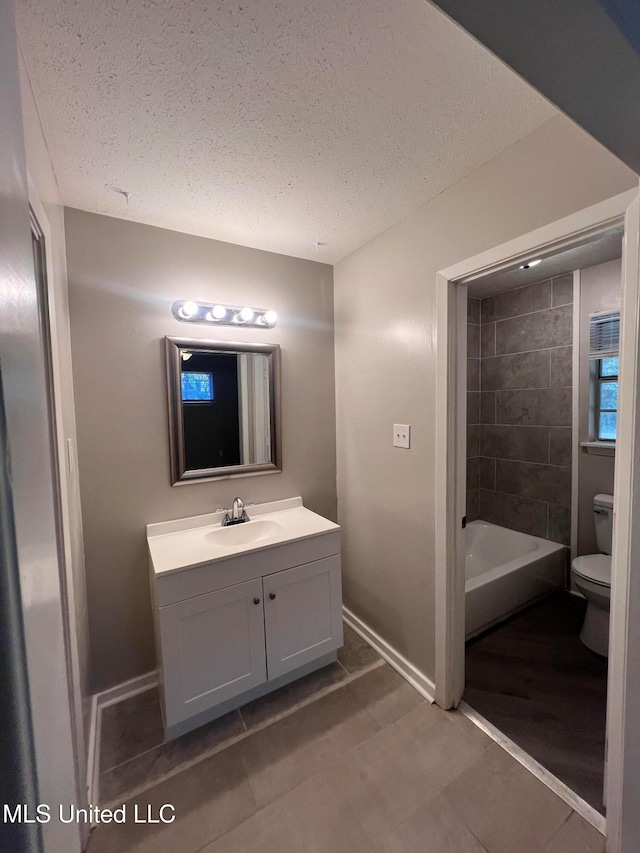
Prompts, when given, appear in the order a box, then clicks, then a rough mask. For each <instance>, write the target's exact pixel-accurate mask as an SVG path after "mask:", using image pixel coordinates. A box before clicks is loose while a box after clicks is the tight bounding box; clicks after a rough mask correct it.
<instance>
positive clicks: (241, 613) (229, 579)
mask: <svg viewBox="0 0 640 853" xmlns="http://www.w3.org/2000/svg"><path fill="white" fill-rule="evenodd" d="M291 500H298V501H299V499H291ZM278 503H282V504H288V503H289V502H285V501H283V502H278ZM264 506H266V507H267V508H269V507H271V506H272V505H264ZM299 506H300V509H303V508H302V506H301V501H300V504H299ZM256 510H257V511H256ZM256 510H254V513H255V515H254V514H252V518H254V517H255V518H256V519H259V520H261V521H264V520H265V519H272V518H273V519H278V522H279V523H280V525H281V526H282V527H283V528H284V529H285V530H287V527H288V525H290V524H291V523H293V521H295V518H294V515H295V514H293V513H292V514H291V517H289V518H287V517H286V509H285V510H281V511H280V512H282V513H283V515H280V514H279V513H273V514H271V515H268V516H267V514H266V513H264V512H263V513H260V511H259V508H256ZM304 512H305V513H307V514H308V515H309V516H314V515H315V514H314V513H310V512H309V510H304ZM200 518H202V519H204V518H207V517H205V516H202V517H200ZM315 519H319V522H317V525H318V526H319V528H320V529H319V530H317V531H316V532H315V533H313V534H312V535H310V536H308V537H296V538H286V537H284V536H282V537H281V538H280V539H279V540H277V541H275V542H273V543H270V542H269V543H267V545H266V546H262V547H251V548H238V547H237V546H236V545H234V549H235V552H234V553H233V554H226V555H221V556H219V557H218V559H212V560H210V561H209V562H206V563H198V564H196V565H189V566H186V567H180V568H177V567H176V568H171V567H169V568H167V567H166V565H164V564H163V559H164V558H165V557H166V555H167V549H171V548H174V549H176V548H177V545H178V543H179V540H180V536H179V535H178V536H174V533H177V534H180V532H181V531H172V530H171V529H169V531H168V533H164V532H162V531H164V530H166V528H167V524H168V525H171V524H173V523H172V522H169V523H167V524H164V525H149V528H148V534H149V530H150V529H151V528H160V532H156V530H152V531H151V533H152V534H153V533H155V534H156V536H155V540H152V536H149V535H148V541H149V550H150V557H151V560H150V564H151V583H152V594H153V600H154V621H155V630H156V648H157V653H158V661H159V666H160V683H161V687H162V690H161V693H162V704H163V712H164V723H165V731H166V733H167V736H168V737H170V738H171V737H177V736H178V735H180V734H183V733H184V732H186V731H189V730H190V729H193V728H196V727H197V726H200V725H202V724H204V723H205V722H208V721H209V720H212V719H215V718H216V717H219V716H222V715H223V714H225V713H227V712H228V711H230V710H232V709H234V708H237V707H239V706H240V705H243V704H245V703H246V702H249V701H251V700H252V699H255V698H257V697H258V696H261V695H264V694H265V693H268V692H270V691H271V690H274V689H276V688H278V687H280V686H282V685H283V684H286V683H288V682H289V681H292V680H294V679H296V678H299V677H301V676H302V675H305V674H306V673H308V672H311V671H313V670H314V669H317V668H319V667H321V666H325V665H327V664H328V663H331V662H332V661H333V660H335V658H336V656H337V649H338V648H340V646H341V645H342V642H343V635H342V591H341V573H340V553H339V552H340V539H339V527H338V526H337V525H335V524H333V523H332V522H329V521H327V520H326V519H323V518H322V517H321V516H315ZM304 520H305V521H309V522H314V519H310V518H306V517H305V519H304ZM187 521H189V520H188V519H185V522H187ZM320 522H322V524H320ZM250 524H251V522H248V524H247V527H246V530H245V531H244V532H240V533H238V532H237V530H238V528H236V532H234V533H232V534H231V536H230V537H229V539H228V541H232V537H233V541H235V539H236V538H237V537H238V536H245V537H246V538H249V539H250V538H251V536H252V530H251V528H250V527H249V525H250ZM262 528H263V529H264V523H263V525H262ZM198 529H200V528H198ZM253 529H254V531H255V530H257V526H256V527H254V528H253ZM267 529H268V528H267ZM211 530H212V531H213V532H214V539H215V541H216V542H217V541H218V539H217V531H216V529H215V527H214V526H213V525H211ZM296 530H297V532H300V531H299V530H298V529H297V528H296ZM184 532H185V537H183V539H184V545H185V548H187V550H188V546H189V537H191V539H194V538H195V537H196V536H202V535H203V536H205V537H206V535H207V529H206V528H205V527H204V525H203V526H202V528H201V529H200V533H198V534H196V533H194V530H193V529H187V530H185V531H184ZM187 534H188V535H187ZM253 535H256V534H255V532H254V534H253ZM162 536H169V538H168V539H166V541H165V542H162V541H161V539H160V537H162ZM253 544H254V546H255V543H253ZM163 548H164V550H163ZM171 559H172V561H173V563H175V562H176V560H175V557H172V558H171ZM186 559H190V558H189V557H188V555H187V557H186Z"/></svg>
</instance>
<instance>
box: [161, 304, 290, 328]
mask: <svg viewBox="0 0 640 853" xmlns="http://www.w3.org/2000/svg"><path fill="white" fill-rule="evenodd" d="M171 313H172V314H173V316H174V317H175V318H176V320H180V321H181V322H182V323H205V324H206V325H208V326H247V327H252V328H258V329H273V327H274V326H275V325H276V323H277V322H278V315H277V314H276V312H275V311H271V310H269V309H267V308H250V307H249V306H248V305H223V304H222V303H220V302H193V301H192V300H190V299H185V300H180V301H178V302H174V303H173V305H172V306H171Z"/></svg>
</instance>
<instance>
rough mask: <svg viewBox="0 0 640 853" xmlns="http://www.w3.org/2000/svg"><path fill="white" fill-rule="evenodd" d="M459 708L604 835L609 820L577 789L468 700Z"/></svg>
mask: <svg viewBox="0 0 640 853" xmlns="http://www.w3.org/2000/svg"><path fill="white" fill-rule="evenodd" d="M458 710H459V711H460V712H461V713H463V714H464V715H465V717H467V718H468V719H470V720H471V721H472V722H473V723H475V724H476V726H478V728H479V729H482V731H483V732H484V733H485V734H487V735H489V737H490V738H491V740H493V741H495V742H496V743H497V744H499V745H500V746H501V747H502V748H503V749H504V750H505V751H506V752H508V753H509V755H511V756H513V758H515V759H516V761H519V762H520V764H522V766H523V767H526V769H527V770H528V771H529V772H530V773H533V775H534V776H535V777H537V778H538V779H539V780H540V781H541V782H543V783H544V784H545V785H546V786H547V788H550V789H551V790H552V791H553V792H554V794H557V795H558V796H559V797H560V799H562V800H564V801H565V803H566V804H567V805H568V806H571V808H572V809H573V810H574V811H576V812H578V814H579V815H580V816H581V817H583V818H584V819H585V820H586V821H587V823H590V824H591V826H593V827H594V828H595V829H597V830H598V832H601V833H602V834H603V835H605V834H606V828H607V821H606V818H605V817H604V815H601V814H600V812H598V811H596V810H595V809H594V808H593V806H591V805H589V803H587V802H586V800H583V799H582V797H580V796H578V794H576V792H575V791H573V790H572V789H571V788H570V787H569V786H568V785H565V783H564V782H562V781H561V780H560V779H558V777H557V776H554V775H553V773H550V772H549V771H548V770H547V769H546V767H543V766H542V764H540V763H539V762H538V761H536V760H535V758H532V757H531V756H530V755H529V753H528V752H525V751H524V749H522V747H520V746H518V744H517V743H514V741H512V740H511V738H509V737H507V736H506V735H505V734H503V733H502V732H501V731H500V730H499V729H497V728H496V727H495V726H494V725H493V723H490V722H489V720H487V719H486V718H485V717H483V716H482V714H479V713H478V712H477V711H475V710H474V709H473V708H471V707H470V706H469V705H467V703H466V702H461V703H460V705H459V706H458Z"/></svg>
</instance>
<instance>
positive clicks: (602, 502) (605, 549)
mask: <svg viewBox="0 0 640 853" xmlns="http://www.w3.org/2000/svg"><path fill="white" fill-rule="evenodd" d="M593 517H594V519H595V523H596V542H597V543H598V550H599V551H600V553H601V554H610V553H611V542H612V539H613V495H596V496H595V498H594V499H593Z"/></svg>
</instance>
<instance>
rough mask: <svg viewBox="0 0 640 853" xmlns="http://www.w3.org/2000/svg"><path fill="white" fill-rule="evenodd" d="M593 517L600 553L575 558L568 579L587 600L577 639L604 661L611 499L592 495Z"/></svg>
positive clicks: (609, 570) (607, 644)
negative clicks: (601, 656)
mask: <svg viewBox="0 0 640 853" xmlns="http://www.w3.org/2000/svg"><path fill="white" fill-rule="evenodd" d="M593 513H594V516H593V517H594V519H595V525H596V541H597V543H598V548H599V549H600V553H599V554H585V555H584V556H583V557H576V559H575V560H574V561H573V562H572V564H571V577H572V578H573V582H574V584H575V585H576V587H577V588H578V590H579V591H580V592H581V593H582V594H583V595H584V597H585V598H586V599H587V612H586V613H585V616H584V623H583V625H582V630H581V631H580V639H581V640H582V642H583V643H584V644H585V646H587V648H589V649H591V650H592V651H594V652H596V653H597V654H599V655H603V656H604V657H608V655H609V607H610V602H611V542H612V534H613V495H596V496H595V498H594V499H593Z"/></svg>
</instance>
